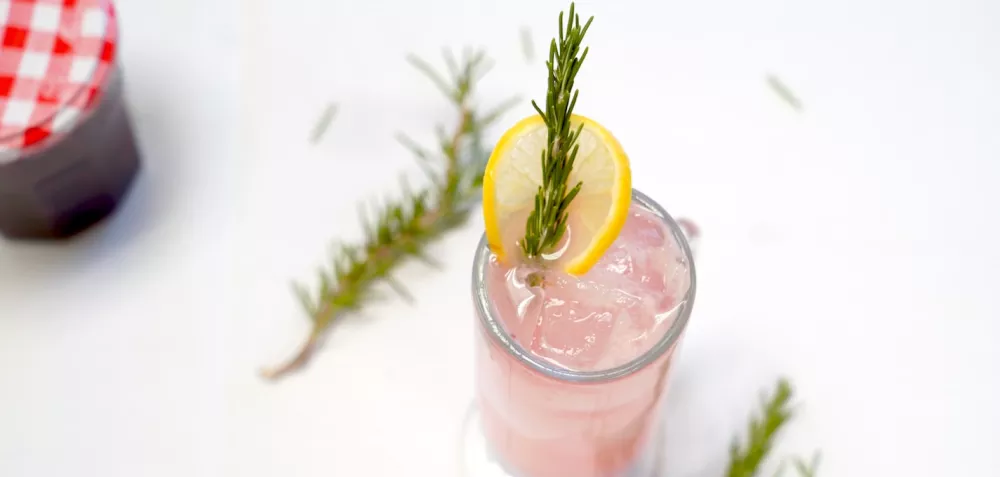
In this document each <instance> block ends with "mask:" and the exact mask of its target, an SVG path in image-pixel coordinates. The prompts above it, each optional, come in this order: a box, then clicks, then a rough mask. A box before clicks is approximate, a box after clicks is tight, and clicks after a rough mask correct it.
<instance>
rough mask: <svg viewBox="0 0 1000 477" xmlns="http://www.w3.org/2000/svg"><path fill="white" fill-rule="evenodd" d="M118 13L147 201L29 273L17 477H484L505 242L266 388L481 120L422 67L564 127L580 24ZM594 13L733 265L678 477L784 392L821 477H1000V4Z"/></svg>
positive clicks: (691, 405) (9, 336)
mask: <svg viewBox="0 0 1000 477" xmlns="http://www.w3.org/2000/svg"><path fill="white" fill-rule="evenodd" d="M119 4H120V12H121V17H122V22H123V28H124V32H123V34H124V39H125V43H124V45H123V50H122V55H123V62H124V67H125V70H126V73H127V75H128V76H127V81H128V101H129V103H130V105H131V108H132V111H133V113H134V116H135V122H136V127H137V130H138V135H139V137H140V141H141V144H142V148H143V150H144V151H145V154H146V155H145V164H144V166H145V170H144V172H143V175H142V176H141V178H140V181H139V183H138V184H137V187H136V189H135V191H134V193H133V195H132V197H131V198H130V199H129V201H128V203H127V205H126V206H125V207H124V209H122V210H121V212H120V213H119V214H118V215H117V216H116V217H115V218H114V219H113V220H112V221H110V223H108V224H107V226H105V227H102V228H100V229H98V230H95V231H94V232H93V233H91V234H88V235H86V236H84V237H82V238H81V239H80V240H78V241H76V242H74V243H72V244H67V245H64V246H59V247H51V246H37V245H25V244H15V243H10V242H3V241H0V475H2V476H4V477H36V476H53V477H62V476H71V475H72V476H94V477H98V476H99V477H117V476H129V477H131V476H140V475H141V476H176V475H186V476H213V477H214V476H220V475H231V476H240V477H256V476H279V475H282V476H285V475H287V476H297V477H307V476H345V477H355V476H402V475H416V474H419V475H435V476H452V475H457V474H456V472H457V471H456V462H457V456H456V450H457V431H458V425H459V421H460V418H461V415H462V413H463V411H464V410H465V406H466V404H467V403H468V400H469V398H470V396H471V392H470V391H471V380H472V371H473V370H472V366H471V364H470V361H471V339H470V336H471V333H472V312H471V302H470V299H469V298H468V292H467V290H468V271H469V263H470V259H471V254H472V251H473V247H474V245H475V243H476V241H477V239H478V236H479V234H480V232H481V226H480V225H479V218H478V217H475V218H474V219H473V221H472V222H471V223H470V225H469V226H468V227H467V228H466V229H464V230H462V231H460V232H457V233H455V234H453V235H451V236H449V237H448V238H447V239H445V240H444V241H442V242H441V243H440V244H438V245H436V246H434V248H433V253H434V254H436V255H438V256H439V257H440V258H441V260H442V261H443V262H444V264H445V270H444V271H439V272H438V271H432V270H428V269H427V268H426V267H424V266H422V265H418V264H412V265H407V266H406V267H405V268H404V269H403V270H401V272H400V275H399V276H400V278H401V280H403V281H405V282H410V283H412V286H411V291H412V292H413V293H415V294H417V295H419V302H418V303H417V304H416V305H406V304H404V303H403V302H402V301H389V302H386V303H384V304H380V305H378V306H373V307H371V308H370V309H368V311H367V313H366V315H365V316H361V317H350V318H347V319H345V320H344V322H343V325H342V326H341V327H340V328H339V329H338V330H337V331H336V332H335V333H334V334H332V335H330V337H329V339H328V340H327V341H326V343H325V347H324V348H323V350H322V352H321V353H319V354H318V355H317V356H316V358H315V360H314V361H313V363H312V365H311V366H310V367H309V368H308V369H307V370H306V371H305V372H303V373H300V374H296V375H294V376H292V377H290V378H288V379H286V380H284V381H282V382H280V383H278V384H271V383H267V382H264V381H262V380H261V379H259V378H258V377H257V375H256V372H257V370H258V369H259V368H260V367H261V366H263V365H268V364H272V363H275V362H278V361H280V360H282V359H284V358H285V357H287V356H288V354H289V353H290V352H291V351H292V349H293V347H294V346H295V345H296V344H297V342H298V340H299V339H300V338H301V337H302V336H303V335H304V333H305V332H306V329H307V328H306V320H305V318H304V316H303V315H302V314H301V312H300V310H299V309H298V306H297V303H296V301H295V299H294V297H293V296H292V294H291V293H290V291H289V286H288V283H289V282H290V281H291V280H293V279H300V280H307V281H308V280H310V279H311V278H312V277H313V275H314V273H313V270H314V269H315V267H316V266H317V265H318V264H319V263H320V262H321V261H322V260H323V259H324V258H325V253H326V246H327V244H328V243H329V241H330V240H331V239H333V238H335V237H345V238H351V237H356V236H357V234H358V226H357V220H356V208H355V203H356V201H357V200H358V199H360V198H362V197H370V196H372V195H374V194H379V193H386V192H392V191H393V190H394V189H393V186H394V184H395V182H394V181H395V179H396V176H397V175H398V174H399V173H415V172H416V170H417V169H416V166H415V163H414V162H413V161H412V159H411V157H410V156H409V155H408V153H407V152H406V151H405V150H404V149H403V148H402V147H400V146H399V145H398V144H396V143H395V142H394V141H393V140H392V137H393V134H394V133H395V132H396V131H406V132H409V133H411V134H413V135H414V136H415V137H417V138H420V139H427V138H429V137H431V136H430V135H431V133H432V131H433V123H434V122H436V121H448V120H450V118H451V115H450V111H449V110H448V109H447V105H446V104H445V103H444V102H443V101H442V100H441V99H440V98H439V96H437V94H436V92H435V90H434V89H433V88H432V87H431V86H430V85H429V83H427V82H426V81H424V80H423V78H421V77H420V76H419V75H418V74H417V73H415V72H414V71H413V70H412V69H411V68H409V66H407V65H406V63H405V62H404V61H403V55H404V54H405V53H407V52H414V53H417V54H419V55H421V56H424V57H426V58H429V59H433V60H435V61H436V60H438V59H439V56H438V52H439V51H440V48H441V47H442V46H455V47H461V46H462V45H466V44H472V45H481V46H484V47H486V48H487V50H488V52H489V54H490V55H491V56H492V57H493V58H494V59H495V60H496V63H497V65H496V68H495V69H494V71H493V73H492V74H491V75H490V76H489V77H488V79H487V80H486V82H485V83H483V95H482V98H483V100H484V101H491V102H492V101H499V100H501V99H503V98H504V97H505V96H506V95H508V94H512V93H519V94H523V95H525V97H526V98H530V97H540V96H541V94H543V89H542V88H543V86H544V72H543V69H542V68H543V67H542V66H541V64H540V63H538V62H537V61H536V62H535V63H533V64H526V62H525V61H524V59H523V58H522V56H521V47H520V44H519V34H518V29H519V27H521V26H528V27H530V28H531V31H532V32H533V35H534V39H535V42H536V43H537V45H536V46H537V48H536V51H538V52H541V51H542V46H543V44H544V42H545V40H546V39H547V38H549V37H551V34H552V32H553V28H554V27H555V16H556V14H557V12H558V11H559V10H560V9H561V8H564V7H565V6H566V2H564V1H551V0H544V1H542V0H509V1H506V2H492V1H486V0H479V1H471V0H424V1H406V2H404V1H395V2H389V1H380V2H360V1H334V2H329V1H319V0H282V1H281V2H277V1H273V2H267V1H265V0H256V1H255V2H251V1H241V0H212V1H208V0H173V1H169V2H154V1H149V0H119ZM580 6H581V7H582V8H581V10H582V11H583V12H584V13H585V14H590V13H592V14H595V15H597V20H596V23H595V25H594V27H593V28H592V32H591V34H590V35H589V40H590V41H589V44H590V45H591V46H592V51H591V56H590V57H589V58H588V64H587V65H586V66H585V71H584V73H582V75H581V78H580V81H579V83H578V85H579V86H580V88H581V90H582V91H581V103H580V106H579V111H580V112H581V113H585V114H588V115H590V116H593V117H596V118H599V119H600V120H601V121H602V122H603V123H605V124H606V125H608V126H609V127H610V128H611V129H612V130H614V131H615V133H616V135H618V136H619V139H621V141H622V142H623V144H624V145H625V147H626V149H627V150H628V152H629V153H630V155H631V158H632V161H633V169H634V171H635V175H634V177H633V179H634V183H635V185H636V186H637V187H638V188H639V189H641V190H643V191H645V192H647V193H649V194H650V195H652V196H653V197H655V198H656V199H658V200H660V201H661V202H662V203H663V204H664V205H665V206H666V207H667V208H668V210H670V211H672V212H673V213H674V214H675V215H683V216H689V217H692V218H694V219H695V220H696V221H697V222H698V223H699V224H700V225H701V226H702V228H703V229H704V234H705V235H704V239H703V241H702V247H701V251H700V256H699V257H698V261H697V264H698V272H699V294H698V299H697V305H696V307H695V314H694V317H693V320H692V322H691V325H690V328H689V329H688V337H687V341H686V342H685V347H684V348H683V350H682V352H681V357H680V360H679V361H678V362H677V364H676V368H675V369H676V370H675V375H674V377H673V388H672V391H671V393H672V394H671V401H670V411H669V412H670V416H671V423H672V427H671V430H670V435H671V439H670V444H669V445H670V448H669V450H668V452H667V454H668V456H669V457H670V463H669V470H670V472H669V475H670V476H672V477H673V476H676V477H702V476H705V477H710V476H718V475H721V469H722V465H723V462H724V460H725V451H726V446H727V444H728V441H729V438H730V436H731V435H732V434H733V433H734V432H737V431H742V429H743V427H744V425H745V418H746V415H747V413H748V412H749V411H750V409H751V406H753V405H754V399H755V396H756V393H757V391H758V390H759V389H761V388H765V387H769V386H770V385H771V384H772V383H773V380H774V378H775V377H777V376H779V375H786V376H789V377H790V378H792V379H793V381H794V383H795V384H796V386H797V389H798V391H799V393H798V394H799V398H800V402H801V404H802V407H801V410H800V412H801V414H800V416H799V417H798V419H796V420H795V421H794V423H793V424H792V425H791V426H790V427H789V428H788V432H787V433H786V434H785V435H784V438H783V439H782V441H781V445H780V447H779V449H778V450H777V452H778V454H779V455H785V454H791V453H809V452H811V451H812V450H813V449H816V448H820V449H822V451H823V455H824V458H823V464H822V471H821V475H823V476H830V477H832V476H838V475H839V476H852V477H859V476H884V475H894V476H896V475H899V476H902V475H906V476H937V475H970V476H986V475H997V472H1000V453H997V449H998V448H1000V411H998V410H997V409H998V406H997V403H998V402H1000V351H998V346H997V345H996V343H997V341H998V339H1000V325H998V324H997V320H998V319H1000V313H998V311H1000V306H998V304H997V303H998V300H997V298H996V297H997V292H996V291H995V290H996V288H997V285H998V284H1000V280H998V269H1000V252H998V250H1000V247H998V244H1000V225H998V212H997V209H998V207H1000V191H998V190H997V189H994V188H992V187H993V186H994V185H995V184H997V183H1000V29H998V27H997V25H1000V4H998V3H997V2H993V1H989V0H979V1H973V0H965V1H957V0H921V1H903V0H891V1H890V0H884V1H881V2H866V1H862V0H842V1H837V2H832V1H827V2H822V1H818V0H811V1H791V0H783V1H782V0H760V1H756V2H746V1H735V0H731V1H728V2H726V1H718V0H716V1H701V2H652V1H648V2H647V1H641V0H615V1H613V2H612V1H603V2H597V1H588V2H580ZM436 64H439V65H440V64H441V63H440V62H439V61H437V62H436ZM768 73H774V74H776V75H778V76H779V77H780V78H782V79H783V80H784V81H785V82H786V83H787V84H789V85H790V86H791V87H792V88H793V89H794V90H795V91H796V93H797V94H798V95H799V96H800V97H801V98H802V101H803V102H804V105H805V110H804V111H803V112H802V113H801V114H797V113H795V112H794V111H792V110H791V109H790V108H788V107H787V106H786V105H785V104H784V103H782V102H781V101H780V100H779V99H778V98H777V96H776V95H775V94H774V93H773V92H772V91H770V90H769V89H768V88H767V86H766V84H765V81H764V78H765V75H767V74H768ZM328 101H336V102H338V103H340V114H339V116H338V118H337V119H336V121H335V123H334V125H333V127H332V128H331V130H330V133H329V134H328V135H327V137H326V139H325V140H324V142H323V143H322V144H321V145H319V146H315V147H314V146H311V145H310V144H309V143H308V140H307V138H308V134H309V130H310V128H311V127H312V125H313V123H314V121H315V119H316V117H317V116H318V115H319V113H320V111H321V110H322V108H323V105H324V104H325V103H326V102H328ZM528 108H529V107H528V105H527V102H526V101H525V102H524V103H523V104H522V106H521V107H520V108H519V109H518V110H516V111H515V112H513V113H512V114H511V115H510V116H508V117H507V118H506V119H505V121H506V122H507V123H509V122H510V121H513V120H515V119H517V118H518V117H520V116H522V115H525V114H528V113H529V109H528ZM767 475H770V474H767Z"/></svg>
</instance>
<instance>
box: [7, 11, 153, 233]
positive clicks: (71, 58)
mask: <svg viewBox="0 0 1000 477" xmlns="http://www.w3.org/2000/svg"><path fill="white" fill-rule="evenodd" d="M4 9H7V11H6V15H4V13H5V12H4ZM0 29H2V31H3V38H2V40H0V41H2V43H0V234H2V235H3V236H4V237H6V238H8V239H53V238H68V237H72V236H74V235H76V234H77V233H79V232H82V231H84V230H86V229H88V228H89V227H90V226H92V225H94V224H96V223H98V222H100V221H101V220H102V219H104V218H105V217H107V216H109V215H110V214H111V213H112V212H114V210H115V209H116V208H117V206H118V204H119V203H120V202H121V201H122V200H123V198H124V197H125V196H126V194H127V192H128V190H129V188H130V186H131V184H132V181H133V178H134V177H135V175H136V173H137V172H138V169H139V151H138V148H137V147H136V142H135V137H134V136H133V133H132V127H131V125H130V121H129V117H128V113H127V111H126V109H125V104H124V100H123V99H124V98H123V88H122V76H121V72H120V70H119V68H118V66H117V62H116V57H115V53H116V50H117V48H116V47H117V42H118V27H117V18H116V16H115V11H114V7H113V5H112V4H111V1H110V0H75V1H60V2H53V1H51V0H14V1H13V2H0Z"/></svg>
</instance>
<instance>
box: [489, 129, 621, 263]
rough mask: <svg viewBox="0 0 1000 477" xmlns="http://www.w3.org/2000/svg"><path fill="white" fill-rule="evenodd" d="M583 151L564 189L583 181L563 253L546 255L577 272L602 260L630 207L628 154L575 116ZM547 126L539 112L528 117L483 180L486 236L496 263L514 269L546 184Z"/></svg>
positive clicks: (505, 139)
mask: <svg viewBox="0 0 1000 477" xmlns="http://www.w3.org/2000/svg"><path fill="white" fill-rule="evenodd" d="M571 123H572V125H573V129H574V130H575V129H576V128H578V127H579V126H580V124H581V123H582V124H583V131H582V132H581V133H580V137H579V139H577V142H576V143H577V145H579V146H580V152H579V153H578V154H577V156H576V162H575V163H574V165H573V170H572V172H571V173H570V176H569V181H568V183H567V189H571V188H572V187H574V186H575V185H576V184H577V183H579V182H583V187H582V188H581V190H580V194H579V195H577V197H576V198H575V199H574V200H573V202H571V203H570V206H569V209H568V217H567V232H566V235H565V236H564V237H563V243H562V244H561V245H560V247H559V250H556V251H553V252H552V253H551V254H550V255H547V256H545V257H544V258H546V259H548V260H552V261H553V263H554V264H555V266H556V267H558V268H561V269H562V270H564V271H566V272H567V273H570V274H573V275H583V274H584V273H587V270H590V268H591V267H593V266H594V264H595V263H597V261H598V260H600V258H601V256H602V255H604V252H605V251H607V249H608V247H610V246H611V244H612V243H614V241H615V239H616V238H617V237H618V234H619V233H620V232H621V230H622V226H624V225H625V219H626V217H628V211H629V207H630V205H631V203H632V174H631V171H630V170H629V161H628V156H626V155H625V151H623V150H622V147H621V145H620V144H619V143H618V140H617V139H615V138H614V136H612V135H611V132H609V131H608V130H607V129H605V128H604V127H603V126H601V125H600V124H598V123H596V122H595V121H593V120H591V119H588V118H585V117H583V116H577V115H574V116H573V117H572V118H571ZM547 145H548V129H547V128H546V127H545V121H544V120H543V119H542V117H541V116H539V115H533V116H531V117H528V118H525V119H523V120H521V121H520V122H518V123H517V124H515V125H514V127H512V128H510V129H509V130H508V131H507V132H506V133H504V135H503V136H502V137H501V138H500V140H499V141H498V142H497V145H496V147H495V148H494V149H493V154H492V155H491V156H490V160H489V163H488V164H487V165H486V174H485V176H484V177H483V217H484V220H485V222H486V239H487V241H488V242H489V245H490V248H491V249H492V250H493V253H495V254H496V255H497V258H498V259H499V260H500V261H501V262H502V263H505V264H513V263H512V262H514V261H516V260H518V259H519V257H520V253H521V252H520V246H519V241H520V240H521V239H523V237H524V229H525V223H526V221H527V218H528V215H529V214H530V213H531V211H532V210H533V209H534V205H535V195H536V194H537V193H538V187H539V186H541V184H542V151H544V150H545V148H546V146H547Z"/></svg>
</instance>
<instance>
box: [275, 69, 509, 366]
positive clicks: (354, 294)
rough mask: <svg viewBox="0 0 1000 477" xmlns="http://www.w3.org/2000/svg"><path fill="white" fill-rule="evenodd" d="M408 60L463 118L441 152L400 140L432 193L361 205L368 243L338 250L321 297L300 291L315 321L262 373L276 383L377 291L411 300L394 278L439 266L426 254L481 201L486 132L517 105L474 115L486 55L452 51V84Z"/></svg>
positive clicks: (441, 134) (323, 277)
mask: <svg viewBox="0 0 1000 477" xmlns="http://www.w3.org/2000/svg"><path fill="white" fill-rule="evenodd" d="M408 59H409V62H410V63H411V64H412V65H413V66H414V67H416V68H417V69H418V70H420V71H421V72H422V73H424V74H425V75H426V76H427V77H428V78H430V80H431V81H432V82H433V83H434V84H435V86H437V87H438V88H439V89H440V90H441V91H442V92H443V93H444V94H445V95H446V96H447V98H448V99H449V100H450V101H451V102H452V104H453V105H454V106H455V109H456V111H457V113H458V120H457V124H456V126H455V128H454V129H453V130H452V131H451V132H450V133H447V132H445V128H444V127H443V126H442V127H438V144H437V148H438V149H437V151H434V152H431V151H430V150H427V149H424V148H422V147H420V146H419V145H417V144H416V142H414V141H413V140H411V139H409V138H408V137H406V136H403V135H400V136H399V138H398V139H399V140H400V142H401V143H403V145H404V146H406V147H407V148H408V149H410V150H411V151H412V152H413V154H414V155H416V157H417V159H418V162H419V163H420V166H421V168H422V169H423V170H424V172H425V173H426V174H427V176H428V178H429V182H430V185H429V186H427V187H425V188H422V189H419V190H416V191H414V190H412V189H411V188H410V187H409V186H408V185H407V182H406V181H405V178H403V179H402V180H401V184H400V185H401V188H402V191H403V193H402V197H400V198H398V199H387V200H385V201H384V202H383V203H382V204H381V205H378V204H375V205H372V206H370V207H365V206H364V205H362V208H361V209H362V210H361V220H362V223H363V227H364V231H365V238H364V240H363V241H361V242H360V243H356V244H339V245H336V246H335V247H334V251H333V254H332V257H331V263H330V265H329V266H328V268H326V269H321V271H320V273H319V280H318V281H319V283H318V287H317V289H316V291H315V292H313V293H310V292H309V291H308V290H306V288H305V287H303V286H302V285H299V284H295V285H294V289H295V293H296V294H297V295H298V297H299V300H300V301H301V303H302V307H303V308H304V309H305V311H306V314H307V315H308V316H309V319H310V320H311V321H312V330H311V331H310V332H309V335H308V336H307V337H306V339H305V340H304V342H303V343H302V345H301V346H300V347H299V350H298V352H297V353H296V354H295V355H294V357H293V358H292V359H291V360H289V361H288V362H286V363H284V364H282V365H280V366H277V367H275V368H271V369H266V370H263V371H262V372H261V374H262V375H263V376H264V377H265V378H267V379H278V378H280V377H282V376H285V375H287V374H288V373H290V372H293V371H296V370H298V369H300V368H302V367H303V366H305V365H306V363H307V362H308V361H309V359H310V357H311V356H312V354H313V352H314V351H315V350H316V348H317V346H319V341H320V338H321V337H322V336H323V334H324V333H325V332H327V331H328V330H329V328H330V326H331V325H332V324H333V323H334V322H335V321H336V320H338V319H340V318H341V317H343V316H344V315H345V314H347V313H351V312H356V311H358V310H359V309H360V308H361V306H362V305H364V304H365V303H367V302H368V301H369V300H370V299H372V298H374V296H375V292H376V288H377V285H379V284H385V285H387V286H389V287H390V288H392V289H393V290H395V291H396V292H397V293H399V294H400V295H402V296H403V297H404V298H406V299H410V295H409V293H408V292H406V290H405V289H404V288H403V287H402V285H400V284H399V283H398V282H397V281H396V280H394V279H393V277H392V272H393V271H394V270H395V268H396V267H397V266H398V265H400V264H401V263H402V262H403V261H404V260H405V259H407V258H418V259H422V260H423V261H425V262H427V263H429V264H431V265H435V262H433V261H432V260H431V259H430V258H429V257H427V256H426V255H424V252H423V251H424V246H425V245H426V244H427V243H428V242H430V241H432V240H435V239H437V238H439V237H441V236H442V235H443V234H444V233H446V232H448V231H450V230H452V229H454V228H456V227H458V226H459V225H461V224H462V223H464V222H465V220H466V219H467V218H468V216H469V212H470V211H471V209H472V207H473V206H474V204H475V202H476V201H477V200H478V199H479V197H480V194H481V190H482V189H481V187H482V180H483V170H484V169H485V167H486V161H487V160H488V159H489V152H490V150H489V149H488V148H486V147H484V146H483V134H484V130H485V129H486V128H487V127H489V126H490V125H491V124H492V123H493V122H495V121H496V120H497V119H498V118H499V117H500V116H501V115H502V114H503V113H504V112H505V111H506V110H507V109H509V108H510V107H511V106H513V105H514V101H513V100H510V101H506V102H504V103H503V104H501V105H499V106H498V107H496V108H494V109H492V110H488V111H483V112H481V111H479V110H478V109H477V108H476V106H475V103H474V93H475V86H476V84H477V82H478V81H479V80H481V79H482V77H483V75H484V74H486V72H487V71H488V70H489V68H490V67H491V66H492V65H491V63H490V62H489V60H488V59H487V58H486V56H485V54H484V53H483V52H481V51H480V52H472V51H469V50H466V52H465V54H464V55H463V57H462V59H461V61H460V62H459V61H456V59H455V56H454V55H453V54H451V53H450V52H448V51H446V52H445V61H446V63H447V65H448V69H449V73H450V75H449V80H450V81H449V80H445V78H444V77H443V76H442V75H440V74H438V73H437V72H436V71H435V70H434V69H433V68H432V67H431V66H430V65H429V64H428V63H426V62H424V61H423V60H421V59H419V58H417V57H414V56H411V57H409V58H408Z"/></svg>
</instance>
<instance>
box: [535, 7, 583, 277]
mask: <svg viewBox="0 0 1000 477" xmlns="http://www.w3.org/2000/svg"><path fill="white" fill-rule="evenodd" d="M563 18H564V17H563V14H562V13H560V14H559V37H558V38H553V39H552V43H551V44H550V46H549V59H548V61H547V62H546V63H545V65H546V66H547V67H548V91H547V92H546V95H545V109H544V110H542V108H540V107H539V106H538V104H537V103H536V102H535V101H532V102H531V105H532V106H534V108H535V111H537V112H538V114H539V115H540V116H541V117H542V118H543V119H544V120H545V126H546V127H547V128H548V144H547V147H546V149H545V150H544V151H542V155H541V161H542V185H541V186H539V187H538V193H537V195H536V196H535V208H534V210H532V211H531V214H530V215H529V216H528V220H527V223H526V224H525V231H524V239H523V240H521V251H522V252H523V253H524V256H525V257H526V258H528V259H537V258H539V257H541V255H542V254H543V253H546V252H547V251H550V250H552V249H553V248H555V247H556V245H558V244H559V241H560V240H561V239H562V237H563V234H565V233H566V218H567V213H568V209H569V204H570V202H572V201H573V199H574V198H575V197H576V195H577V194H578V193H579V192H580V188H581V187H582V186H583V183H577V184H576V185H574V186H573V187H572V188H571V189H570V188H569V185H568V184H567V182H568V181H569V175H570V172H571V171H572V170H573V162H574V161H575V160H576V155H577V153H578V152H579V149H580V147H579V145H577V144H576V140H577V138H579V136H580V133H581V131H582V130H583V124H581V125H580V126H579V127H578V128H577V129H576V130H575V131H574V130H573V126H572V124H570V119H571V118H572V116H573V108H575V107H576V100H577V98H578V97H579V94H580V91H579V90H576V91H574V90H573V86H574V82H575V81H576V75H577V73H579V71H580V67H581V66H583V61H584V60H585V59H586V58H587V52H588V51H589V50H590V49H589V48H586V49H584V50H583V51H582V52H581V51H580V46H581V45H582V43H583V37H584V36H585V35H586V34H587V29H589V28H590V24H591V23H592V22H593V21H594V17H590V19H589V20H587V23H586V24H583V25H581V24H580V16H579V15H577V14H576V5H575V4H573V3H571V4H570V7H569V15H568V16H567V17H566V23H565V25H564V24H563Z"/></svg>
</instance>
